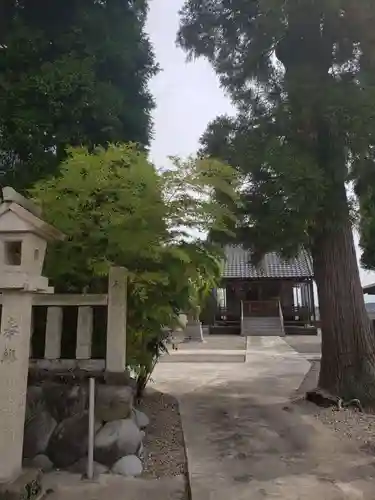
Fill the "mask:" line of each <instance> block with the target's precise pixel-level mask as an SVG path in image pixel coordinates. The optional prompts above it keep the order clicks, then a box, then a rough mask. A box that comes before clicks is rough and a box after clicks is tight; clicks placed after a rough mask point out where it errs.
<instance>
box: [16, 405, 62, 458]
mask: <svg viewBox="0 0 375 500" xmlns="http://www.w3.org/2000/svg"><path fill="white" fill-rule="evenodd" d="M56 425H57V422H56V420H55V419H54V418H53V417H52V416H51V415H50V413H48V411H41V412H39V413H36V414H34V415H33V416H32V417H31V418H30V419H29V420H28V421H27V422H26V424H25V430H24V438H23V456H24V458H34V457H35V455H39V454H41V453H44V452H45V451H46V449H47V446H48V443H49V440H50V437H51V436H52V433H53V431H54V430H55V428H56Z"/></svg>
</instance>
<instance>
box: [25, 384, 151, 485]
mask: <svg viewBox="0 0 375 500" xmlns="http://www.w3.org/2000/svg"><path fill="white" fill-rule="evenodd" d="M133 399H134V390H133V388H132V387H131V386H121V385H107V384H101V385H98V386H97V389H96V395H95V418H96V425H95V445H94V460H95V464H94V473H95V474H102V473H105V472H112V473H114V474H121V475H125V476H138V475H140V474H141V473H142V470H143V465H142V455H143V438H144V436H145V433H144V429H145V428H146V427H147V425H148V424H149V419H148V417H147V415H145V414H144V413H142V412H140V411H138V410H137V409H135V408H134V407H133ZM87 451H88V388H87V385H85V384H82V383H80V384H77V385H65V384H63V383H59V382H50V381H45V382H42V383H40V384H39V385H32V386H30V387H29V388H28V392H27V405H26V419H25V431H24V450H23V455H24V459H25V462H27V464H29V465H31V466H34V467H37V468H40V469H42V470H44V471H48V470H51V469H53V468H57V469H66V470H69V471H71V472H76V473H77V472H78V473H82V474H84V473H85V471H86V457H87Z"/></svg>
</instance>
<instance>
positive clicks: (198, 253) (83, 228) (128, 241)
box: [30, 144, 234, 393]
mask: <svg viewBox="0 0 375 500" xmlns="http://www.w3.org/2000/svg"><path fill="white" fill-rule="evenodd" d="M176 161H177V160H176ZM178 162H179V165H185V166H186V168H188V169H189V172H190V176H191V177H190V180H189V179H186V185H185V188H184V189H185V191H189V188H190V187H191V186H192V185H194V186H195V187H196V186H197V182H198V180H197V179H198V177H199V178H200V186H201V192H206V194H207V195H208V194H209V186H210V185H211V184H214V185H215V186H216V188H217V189H218V186H219V184H220V182H219V179H218V177H219V176H220V175H221V176H222V182H221V189H223V190H224V191H226V192H228V193H231V192H232V191H231V188H230V187H228V186H227V184H226V181H225V179H229V178H230V169H229V167H228V166H227V165H222V166H221V167H220V164H219V162H214V167H215V168H214V172H215V179H213V178H211V177H212V176H210V175H209V174H210V173H211V174H212V172H213V171H212V169H213V162H212V161H210V160H209V161H201V160H196V161H195V162H194V161H193V159H189V160H188V161H187V162H186V163H184V162H182V161H180V160H179V161H178ZM184 168H185V167H183V168H182V170H184ZM184 171H186V170H184ZM179 181H180V179H179V177H178V176H177V177H176V178H174V180H172V178H171V177H170V176H168V175H167V174H166V173H162V174H159V173H158V172H156V170H155V168H154V167H153V166H152V164H151V163H150V162H149V161H148V160H147V156H146V154H145V153H144V152H142V151H139V149H138V148H137V147H136V146H135V145H133V144H127V145H110V146H109V147H108V148H106V149H104V148H97V149H96V150H94V151H93V152H90V151H89V150H88V149H87V148H82V147H81V148H75V149H70V150H69V156H68V158H67V159H66V161H65V162H64V163H63V164H62V165H61V168H60V173H59V175H56V176H54V177H51V178H49V179H47V180H41V181H39V182H38V183H37V184H36V185H35V186H34V187H33V188H32V189H31V190H30V194H31V196H32V197H33V199H34V200H35V201H36V202H37V203H38V204H39V205H40V206H41V208H42V210H43V213H44V214H45V217H46V219H47V220H48V221H49V222H50V223H52V224H53V225H55V226H56V227H58V228H59V229H60V230H61V231H63V232H64V233H65V234H66V235H67V238H66V240H65V241H63V242H58V243H55V244H54V245H52V246H50V247H49V250H48V255H47V259H46V275H47V276H49V277H50V278H51V279H52V282H53V284H54V286H55V289H56V291H59V292H77V293H79V292H82V291H83V290H84V291H90V292H105V291H106V289H107V276H108V271H109V268H110V266H111V265H120V266H124V267H126V268H127V269H128V275H129V293H128V322H127V327H128V356H129V358H128V363H129V366H130V367H131V368H132V370H134V372H135V373H136V374H137V379H138V389H139V393H141V392H142V390H143V389H144V387H145V385H146V383H147V381H148V380H149V377H150V375H151V373H152V370H153V368H154V366H155V363H156V362H157V359H158V357H159V356H160V354H161V353H162V352H163V350H164V348H165V333H164V330H163V327H168V326H169V327H173V326H175V325H176V324H177V322H178V317H179V313H180V312H181V311H186V312H190V311H194V313H196V314H197V312H198V311H199V306H200V304H201V302H202V301H203V300H204V297H205V296H206V295H207V293H208V292H209V291H210V290H211V289H212V288H213V287H214V286H215V284H216V283H217V281H218V279H219V277H220V266H221V253H220V249H219V248H218V247H216V246H215V245H213V244H211V243H209V242H207V241H205V240H204V239H200V238H198V237H195V238H193V237H192V236H191V235H189V236H186V235H185V231H184V230H182V228H181V227H180V225H184V226H185V227H190V228H192V227H193V221H192V214H193V212H192V210H191V207H192V206H193V204H194V203H197V201H196V200H195V193H191V194H190V195H186V196H182V193H183V190H184V189H183V188H182V187H180V189H179V191H178V192H175V193H174V195H172V192H171V190H172V184H173V182H176V183H177V184H178V183H179ZM193 181H194V182H193ZM233 196H234V194H233ZM177 200H180V202H179V203H177ZM194 200H195V201H194ZM199 203H201V205H200V210H198V211H197V215H196V220H197V227H199V228H200V229H201V230H204V229H205V228H207V227H208V225H209V224H211V223H216V224H217V225H218V227H222V228H223V230H224V229H225V228H224V227H223V226H222V224H221V222H220V220H221V219H222V218H223V216H224V215H225V216H227V211H226V209H225V208H223V210H222V211H221V210H218V209H216V210H215V211H214V210H213V207H212V206H211V202H210V201H209V199H208V198H207V199H206V200H205V201H204V202H203V201H200V202H199ZM181 204H182V205H183V206H181ZM203 205H204V206H205V207H206V210H207V213H208V215H207V216H204V214H203V211H202V210H201V209H202V207H203ZM183 209H185V210H186V213H185V216H184V215H183V214H184V210H183ZM173 214H175V215H173ZM204 221H205V222H204ZM204 224H206V225H204ZM103 338H104V335H99V341H100V339H103Z"/></svg>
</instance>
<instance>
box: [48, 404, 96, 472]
mask: <svg viewBox="0 0 375 500" xmlns="http://www.w3.org/2000/svg"><path fill="white" fill-rule="evenodd" d="M88 423H89V422H88V413H87V412H84V413H82V414H81V415H74V416H73V417H70V418H67V419H66V420H64V421H63V422H61V423H60V424H59V425H58V426H57V427H56V429H55V431H54V433H53V434H52V436H51V439H50V441H49V444H48V448H47V455H48V457H49V458H50V459H51V460H52V462H53V463H54V464H55V466H56V467H59V468H66V467H69V466H70V465H72V464H74V463H75V462H78V460H80V459H81V458H82V457H83V456H85V455H86V454H87V450H88ZM99 428H100V424H99V423H97V424H96V430H98V429H99Z"/></svg>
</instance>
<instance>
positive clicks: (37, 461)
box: [30, 455, 53, 472]
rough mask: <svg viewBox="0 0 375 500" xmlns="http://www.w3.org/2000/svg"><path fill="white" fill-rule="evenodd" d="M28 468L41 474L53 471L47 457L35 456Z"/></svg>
mask: <svg viewBox="0 0 375 500" xmlns="http://www.w3.org/2000/svg"><path fill="white" fill-rule="evenodd" d="M30 466H31V467H32V468H34V469H39V470H41V471H43V472H50V471H51V470H52V469H53V463H52V462H51V460H50V459H49V458H48V457H47V455H37V456H36V457H34V458H33V459H32V460H31V462H30Z"/></svg>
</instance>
